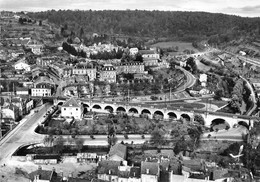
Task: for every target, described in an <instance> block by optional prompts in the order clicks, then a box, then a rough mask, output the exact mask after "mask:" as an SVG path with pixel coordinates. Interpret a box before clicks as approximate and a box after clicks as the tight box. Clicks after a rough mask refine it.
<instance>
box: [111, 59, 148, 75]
mask: <svg viewBox="0 0 260 182" xmlns="http://www.w3.org/2000/svg"><path fill="white" fill-rule="evenodd" d="M115 68H116V73H117V74H120V73H144V64H143V63H141V62H130V63H120V64H116V65H115Z"/></svg>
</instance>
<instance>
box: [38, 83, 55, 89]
mask: <svg viewBox="0 0 260 182" xmlns="http://www.w3.org/2000/svg"><path fill="white" fill-rule="evenodd" d="M35 88H48V89H51V88H52V86H51V85H50V84H49V83H38V84H37V85H36V86H35Z"/></svg>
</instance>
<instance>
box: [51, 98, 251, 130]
mask: <svg viewBox="0 0 260 182" xmlns="http://www.w3.org/2000/svg"><path fill="white" fill-rule="evenodd" d="M65 101H66V100H65V99H64V98H63V99H55V100H54V104H59V105H61V104H62V103H63V102H65ZM80 101H81V104H82V105H83V107H84V108H87V109H88V110H92V111H95V112H102V113H104V112H106V113H115V112H124V113H127V114H128V115H133V116H137V117H138V116H140V115H141V114H143V115H147V116H148V117H150V118H153V117H154V118H160V119H180V118H184V119H186V120H187V121H193V120H194V116H195V115H198V114H199V115H201V117H203V118H204V121H205V126H208V127H209V126H211V125H212V124H214V123H215V122H219V121H224V122H226V123H228V124H229V125H230V127H233V126H234V125H235V124H238V123H239V122H244V123H247V124H248V125H249V120H252V119H253V118H252V117H250V116H244V115H234V114H228V113H218V112H209V111H208V112H205V111H202V110H191V109H185V108H176V107H171V106H167V107H164V106H153V105H152V106H151V105H147V104H145V103H126V102H109V101H100V100H87V99H80Z"/></svg>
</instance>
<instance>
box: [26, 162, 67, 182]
mask: <svg viewBox="0 0 260 182" xmlns="http://www.w3.org/2000/svg"><path fill="white" fill-rule="evenodd" d="M29 180H30V182H58V181H62V178H61V177H59V176H58V174H57V173H56V171H55V169H53V170H52V171H48V170H43V169H42V168H41V167H40V166H39V168H38V170H36V171H33V172H31V173H30V174H29Z"/></svg>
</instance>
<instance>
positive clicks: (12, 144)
mask: <svg viewBox="0 0 260 182" xmlns="http://www.w3.org/2000/svg"><path fill="white" fill-rule="evenodd" d="M50 107H51V105H50V104H45V105H42V106H41V107H40V108H36V109H38V110H39V112H37V113H34V111H33V110H32V111H31V114H29V115H27V116H26V117H25V118H24V119H22V120H21V122H20V124H19V125H18V126H17V127H16V128H15V129H14V130H13V131H11V132H10V133H9V134H8V135H7V136H6V137H5V138H3V139H2V140H1V141H0V165H2V164H4V163H5V161H6V160H8V159H9V158H10V157H11V155H12V154H13V153H14V152H15V151H16V149H17V148H18V147H20V146H21V145H24V144H27V143H30V142H32V141H39V142H40V141H42V139H43V137H44V136H42V135H38V134H36V133H34V129H35V128H36V127H37V125H38V123H39V122H40V121H41V120H42V119H43V115H44V114H45V112H46V111H47V110H48V109H49V108H50Z"/></svg>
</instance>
